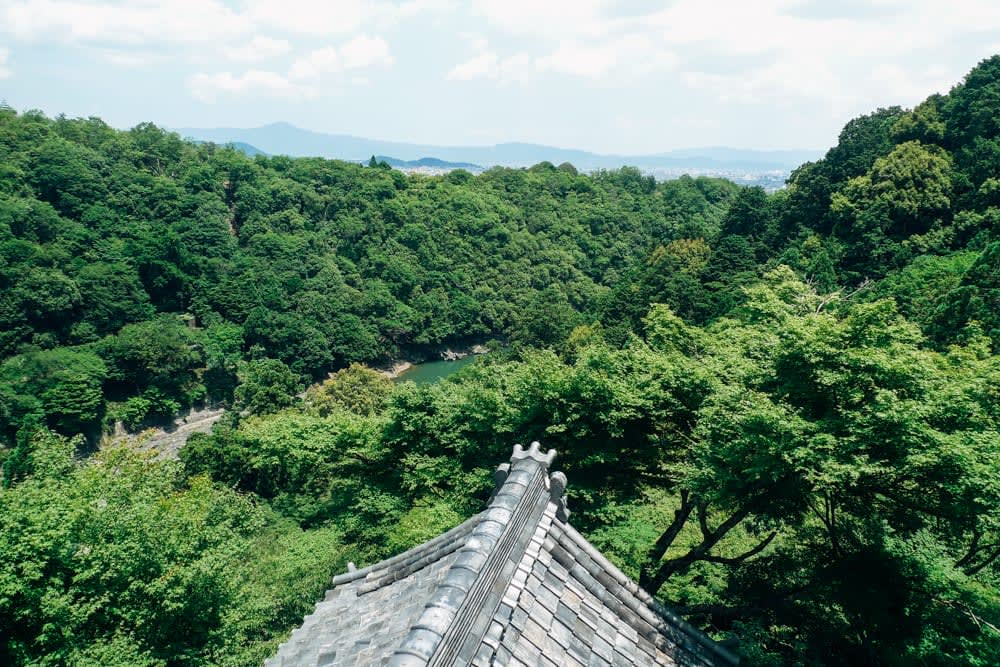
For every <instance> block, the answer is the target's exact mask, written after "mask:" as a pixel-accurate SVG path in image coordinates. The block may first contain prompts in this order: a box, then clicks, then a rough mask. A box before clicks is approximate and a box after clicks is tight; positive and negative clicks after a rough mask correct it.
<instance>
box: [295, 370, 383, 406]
mask: <svg viewBox="0 0 1000 667" xmlns="http://www.w3.org/2000/svg"><path fill="white" fill-rule="evenodd" d="M391 393H392V381H391V380H390V379H389V378H387V377H386V376H385V375H383V374H382V373H379V372H378V371H375V370H372V369H370V368H368V367H366V366H362V365H361V364H351V365H350V366H348V367H347V368H344V369H342V370H339V371H337V372H336V373H332V374H331V375H330V378H329V379H328V380H325V381H323V383H322V384H318V385H314V386H313V387H310V388H309V390H308V391H307V392H306V397H305V402H306V408H307V409H308V410H309V411H310V412H315V413H316V414H318V415H319V416H321V417H326V416H327V415H329V414H331V413H333V412H336V411H338V410H346V411H347V412H353V413H354V414H358V415H361V416H370V415H373V414H375V413H378V412H381V411H382V409H383V408H384V407H385V404H386V401H387V400H388V398H389V395H390V394H391Z"/></svg>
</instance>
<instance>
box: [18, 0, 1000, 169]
mask: <svg viewBox="0 0 1000 667" xmlns="http://www.w3.org/2000/svg"><path fill="white" fill-rule="evenodd" d="M996 52H1000V2H997V0H868V1H862V0H663V1H660V2H655V1H652V0H623V1H620V2H612V1H610V0H501V1H494V0H464V1H459V0H395V1H394V0H379V1H375V2H348V1H346V0H236V1H235V2H223V1H221V0H176V1H169V2H168V1H157V0H139V1H136V2H114V1H111V0H93V1H91V0H0V99H2V100H6V102H7V104H9V105H11V106H13V107H15V108H17V109H20V110H24V109H30V108H35V109H42V110H43V111H45V112H46V113H49V114H58V113H65V114H67V115H69V116H89V115H96V116H100V117H102V118H104V119H105V120H106V121H108V122H109V123H111V124H112V125H115V126H118V127H129V126H131V125H134V124H136V123H139V122H142V121H147V120H149V121H153V122H155V123H157V124H159V125H164V126H167V127H214V126H237V127H250V126H256V125H262V124H265V123H269V122H274V121H288V122H291V123H293V124H296V125H299V126H301V127H306V128H309V129H313V130H319V131H324V132H334V133H344V134H355V135H361V136H368V137H372V138H380V139H390V140H399V141H411V142H421V143H437V144H492V143H497V142H503V141H530V142H538V143H545V144H552V145H557V146H563V147H572V148H584V149H589V150H595V151H602V152H619V153H645V152H656V151H661V150H668V149H672V148H685V147H693V146H706V145H728V146H735V147H742V148H822V147H826V146H828V145H830V144H831V143H832V142H833V141H834V140H835V138H836V135H837V132H838V131H839V129H840V127H841V126H843V124H844V123H845V122H846V121H847V120H849V119H850V118H852V117H854V116H856V115H858V114H860V113H865V112H868V111H871V110H873V109H875V108H876V107H878V106H888V105H891V104H900V105H904V106H912V105H913V104H915V103H917V102H919V101H920V100H922V99H923V98H924V97H926V96H927V95H928V94H930V93H932V92H946V91H947V90H948V89H949V88H950V87H951V86H952V85H953V84H954V83H956V82H957V81H959V80H960V79H961V77H962V76H963V75H964V74H965V72H967V71H968V70H969V69H970V68H971V67H972V66H973V65H975V64H976V63H977V62H978V61H980V60H981V59H983V58H985V57H987V56H989V55H992V54H993V53H996Z"/></svg>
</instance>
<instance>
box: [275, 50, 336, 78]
mask: <svg viewBox="0 0 1000 667" xmlns="http://www.w3.org/2000/svg"><path fill="white" fill-rule="evenodd" d="M342 69H343V65H342V64H341V61H340V53H339V52H338V51H337V47H335V46H325V47H323V48H322V49H316V50H315V51H310V52H309V53H308V54H306V55H305V56H303V57H301V58H298V59H296V60H295V62H293V63H292V67H291V68H290V69H289V70H288V75H289V76H290V77H291V78H293V79H317V78H319V77H320V76H322V75H324V74H333V73H335V72H339V71H341V70H342Z"/></svg>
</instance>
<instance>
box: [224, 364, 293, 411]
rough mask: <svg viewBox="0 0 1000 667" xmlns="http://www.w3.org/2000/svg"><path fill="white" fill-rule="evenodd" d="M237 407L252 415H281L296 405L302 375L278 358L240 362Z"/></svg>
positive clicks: (234, 393) (235, 395)
mask: <svg viewBox="0 0 1000 667" xmlns="http://www.w3.org/2000/svg"><path fill="white" fill-rule="evenodd" d="M236 376H237V378H238V380H239V384H237V385H236V390H235V391H234V392H233V395H234V398H235V399H236V400H235V404H234V407H236V408H237V409H238V410H240V411H242V412H245V413H247V414H251V415H260V414H265V413H268V412H277V411H278V410H281V409H282V408H287V407H289V406H291V405H294V404H295V402H296V396H295V395H296V394H297V393H298V392H299V391H300V390H301V388H302V385H301V384H300V382H299V376H298V375H296V374H295V373H294V372H292V369H290V368H289V367H288V366H286V365H285V364H283V363H281V362H280V361H278V360H277V359H253V360H251V361H246V362H240V365H239V369H238V370H237V372H236Z"/></svg>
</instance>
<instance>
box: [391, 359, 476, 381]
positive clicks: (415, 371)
mask: <svg viewBox="0 0 1000 667" xmlns="http://www.w3.org/2000/svg"><path fill="white" fill-rule="evenodd" d="M477 356H479V355H476V354H470V355H467V356H465V357H462V358H461V359H458V360H456V361H428V362H425V363H422V364H414V365H413V366H410V367H409V368H407V369H406V370H405V371H403V372H402V373H400V374H399V375H397V376H396V378H395V382H407V381H411V382H416V383H417V384H427V383H429V382H437V381H438V380H440V379H441V378H443V377H447V376H448V375H451V374H452V373H454V372H455V371H457V370H458V369H460V368H464V367H466V366H468V365H469V364H471V363H472V362H473V361H475V360H476V357H477Z"/></svg>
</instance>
